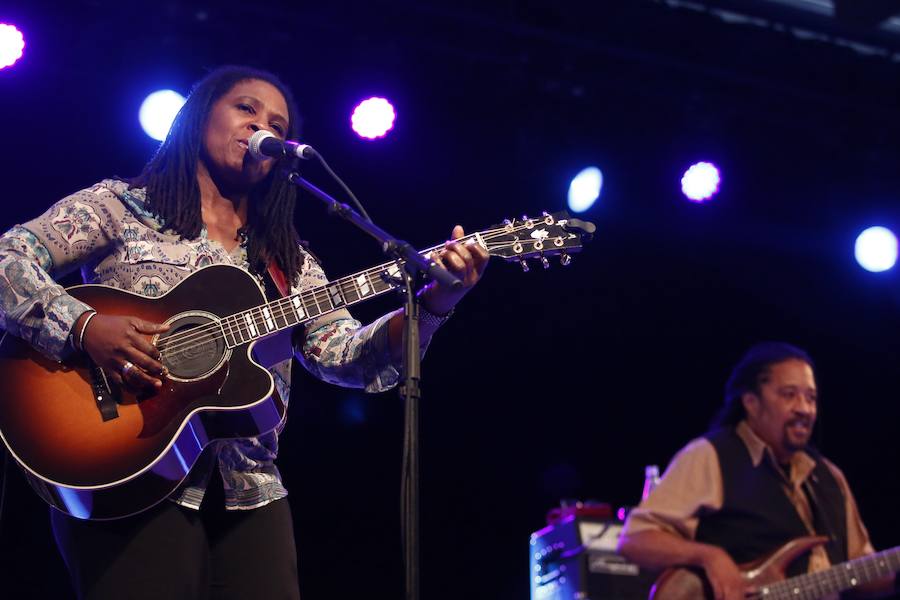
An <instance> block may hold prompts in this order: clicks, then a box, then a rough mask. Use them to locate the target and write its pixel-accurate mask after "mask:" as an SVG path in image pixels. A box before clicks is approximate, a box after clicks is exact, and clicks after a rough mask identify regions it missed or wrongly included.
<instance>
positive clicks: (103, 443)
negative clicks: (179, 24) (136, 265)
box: [0, 265, 285, 519]
mask: <svg viewBox="0 0 900 600" xmlns="http://www.w3.org/2000/svg"><path fill="white" fill-rule="evenodd" d="M68 292H69V293H70V294H71V295H72V296H75V297H76V298H78V299H80V300H82V301H84V302H86V303H87V304H89V305H90V306H92V307H93V308H95V309H96V310H97V311H99V312H100V313H102V314H109V315H131V316H137V317H139V318H141V319H145V320H147V321H152V322H156V323H168V324H170V325H171V329H170V331H168V332H166V333H165V334H162V335H160V336H159V339H157V340H155V341H156V343H157V345H158V346H159V347H161V348H162V346H163V345H165V343H166V340H167V338H172V340H176V339H177V340H181V341H180V342H179V343H173V344H171V348H170V349H169V350H167V351H166V352H164V353H163V358H162V362H163V363H164V364H165V365H166V367H167V368H168V370H169V375H168V376H167V377H166V378H164V379H163V384H164V385H163V388H162V389H161V390H159V391H157V392H153V393H151V394H148V395H142V396H138V395H135V394H133V393H131V392H129V391H128V390H127V389H124V388H116V387H115V386H112V382H107V381H106V378H105V376H104V375H103V373H102V372H101V371H100V370H99V369H97V368H95V367H94V365H93V364H91V363H90V361H89V360H88V359H87V358H86V357H85V356H84V355H78V356H76V357H75V358H73V359H72V360H71V361H69V362H65V363H59V362H56V361H53V360H50V359H48V358H46V357H45V356H43V355H41V354H40V353H38V352H36V351H35V350H33V349H32V348H31V347H30V346H29V345H28V344H27V343H25V342H23V341H21V340H19V339H18V338H16V337H14V336H12V335H9V334H6V335H5V336H4V338H3V340H2V343H0V380H2V381H3V385H4V388H5V391H4V393H3V395H2V396H0V436H2V438H3V441H4V443H5V444H6V446H7V448H8V449H9V450H10V452H11V454H12V455H13V457H14V458H15V459H16V460H17V461H18V462H19V464H20V465H21V466H22V467H23V468H24V469H25V471H26V474H27V475H28V478H29V480H30V482H31V484H32V486H33V487H34V488H35V490H36V491H37V492H38V493H39V494H40V495H41V496H42V497H43V498H44V500H46V501H47V502H48V503H50V505H51V506H54V507H55V508H57V509H59V510H61V511H63V512H65V513H68V514H70V515H72V516H74V517H78V518H82V519H112V518H118V517H123V516H127V515H130V514H134V513H137V512H140V511H142V510H145V509H146V508H148V507H150V506H152V505H154V504H156V503H157V502H159V501H161V500H163V499H164V498H166V497H167V496H169V495H170V494H171V493H172V492H173V491H175V490H176V489H177V487H178V486H179V484H180V483H181V482H182V481H183V480H184V478H185V477H186V476H187V473H188V471H189V470H190V469H191V467H192V466H193V464H194V463H195V462H196V460H197V458H198V457H199V455H200V453H201V452H202V450H203V448H204V447H206V446H207V445H208V444H210V443H211V442H213V441H215V440H217V439H226V438H239V437H250V436H255V435H259V434H261V433H264V432H267V431H271V430H273V429H275V428H276V427H278V425H279V424H280V423H281V422H282V421H283V419H284V412H285V411H284V405H283V403H282V402H281V401H280V399H279V398H278V397H277V395H275V393H274V382H273V379H272V376H271V375H270V374H269V372H268V371H267V370H266V369H264V368H263V367H262V366H261V365H259V364H258V363H256V362H255V361H254V360H253V359H252V357H251V351H252V348H253V344H254V343H255V342H253V341H248V342H247V343H237V342H236V340H235V337H234V336H232V337H231V338H229V337H228V336H227V335H226V333H225V332H224V331H223V329H222V326H221V324H220V318H221V317H223V316H225V315H233V314H239V313H241V311H243V310H246V309H250V308H252V307H255V306H257V305H259V304H261V303H264V302H265V296H264V294H263V292H262V291H261V289H260V286H259V285H258V284H257V282H256V280H255V279H253V277H251V276H250V275H249V274H247V273H246V272H245V271H242V270H241V269H238V268H236V267H232V266H228V265H214V266H210V267H206V268H204V269H201V270H199V271H197V272H195V273H193V274H192V275H190V276H189V277H187V278H186V279H184V280H183V281H182V282H181V283H180V284H179V285H177V286H176V287H174V288H173V289H171V290H170V291H169V292H168V293H166V294H165V295H163V296H160V297H159V298H147V297H144V296H140V295H137V294H132V293H130V292H125V291H122V290H118V289H115V288H110V287H107V286H101V285H82V286H76V287H74V288H71V289H69V290H68ZM173 336H175V337H173ZM103 409H105V410H103Z"/></svg>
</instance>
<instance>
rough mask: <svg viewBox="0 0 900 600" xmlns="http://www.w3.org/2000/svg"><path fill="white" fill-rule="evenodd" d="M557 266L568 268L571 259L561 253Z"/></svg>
mask: <svg viewBox="0 0 900 600" xmlns="http://www.w3.org/2000/svg"><path fill="white" fill-rule="evenodd" d="M559 264H561V265H562V266H564V267H568V266H569V265H570V264H572V257H571V256H569V255H568V254H566V253H565V252H563V253H562V254H560V255H559Z"/></svg>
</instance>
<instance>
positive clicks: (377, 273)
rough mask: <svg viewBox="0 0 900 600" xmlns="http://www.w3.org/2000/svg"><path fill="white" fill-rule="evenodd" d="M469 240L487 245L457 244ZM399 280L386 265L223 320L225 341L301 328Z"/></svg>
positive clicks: (231, 343) (239, 341) (397, 272)
mask: <svg viewBox="0 0 900 600" xmlns="http://www.w3.org/2000/svg"><path fill="white" fill-rule="evenodd" d="M469 239H475V240H477V241H478V243H480V244H482V245H484V242H483V241H482V240H481V238H480V234H479V233H475V234H471V235H468V236H465V237H464V238H461V239H460V240H458V241H459V242H461V243H465V241H467V240H469ZM441 247H442V246H434V247H431V248H427V249H425V250H422V251H421V252H420V254H422V255H425V254H428V253H429V252H432V251H434V250H437V249H440V248H441ZM400 277H401V273H400V267H399V266H398V265H397V263H396V262H386V263H383V264H380V265H378V266H375V267H371V268H369V269H366V270H364V271H360V272H358V273H354V274H353V275H347V276H346V277H342V278H340V279H336V280H334V281H331V282H329V283H326V284H324V285H320V286H317V287H314V288H311V289H308V290H304V291H302V292H299V293H297V294H293V295H291V296H287V297H284V298H279V299H278V300H274V301H272V302H267V303H266V304H262V305H260V306H256V307H254V308H251V309H249V310H246V311H242V312H240V313H235V314H233V315H229V316H227V317H223V318H222V319H221V320H220V324H221V327H222V330H223V332H224V334H225V341H226V343H227V344H228V346H229V347H232V348H233V347H235V346H239V345H241V344H245V343H247V342H250V341H253V340H258V339H261V338H264V337H267V336H269V335H273V334H275V333H277V332H279V331H283V330H285V329H288V328H291V327H295V326H297V325H301V324H303V323H305V322H307V321H310V320H312V319H314V318H316V317H319V316H322V315H325V314H328V313H330V312H333V311H336V310H338V309H341V308H345V307H347V306H352V305H354V304H357V303H359V302H362V301H363V300H368V299H369V298H374V297H376V296H380V295H382V294H384V293H385V292H389V291H390V290H393V289H396V288H397V287H398V286H399V285H400V283H401V279H400Z"/></svg>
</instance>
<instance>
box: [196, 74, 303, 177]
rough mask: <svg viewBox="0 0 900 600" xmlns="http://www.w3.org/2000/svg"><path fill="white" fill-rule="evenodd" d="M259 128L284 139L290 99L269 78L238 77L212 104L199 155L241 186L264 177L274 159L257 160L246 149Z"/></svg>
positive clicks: (214, 173) (214, 171)
mask: <svg viewBox="0 0 900 600" xmlns="http://www.w3.org/2000/svg"><path fill="white" fill-rule="evenodd" d="M260 129H265V130H267V131H270V132H272V133H273V134H274V135H276V136H278V137H279V138H281V139H284V136H285V133H286V132H287V130H288V109H287V102H286V101H285V99H284V96H282V95H281V92H279V91H278V88H276V87H275V86H273V85H272V84H270V83H268V82H265V81H260V80H258V79H248V80H246V81H239V82H238V83H236V84H235V85H234V87H232V88H231V89H230V90H229V91H228V92H226V93H225V94H224V95H223V96H222V97H221V98H219V99H218V100H217V101H216V102H215V104H213V107H212V110H211V111H210V113H209V117H208V118H207V120H206V128H205V131H204V132H203V147H202V150H201V154H200V158H201V160H202V161H203V162H204V164H205V165H206V168H207V169H208V170H209V172H210V174H211V175H212V176H213V177H214V178H216V179H220V180H222V181H223V182H225V183H227V184H229V185H231V186H235V187H238V188H241V189H243V188H249V187H251V186H253V185H255V184H257V183H259V182H260V181H262V180H263V179H265V178H266V176H267V175H268V174H269V171H271V169H272V165H273V164H274V162H275V161H272V160H265V161H258V160H256V159H254V158H253V157H252V156H251V155H250V153H249V152H248V150H247V141H248V140H249V139H250V136H251V135H253V133H254V132H256V131H259V130H260Z"/></svg>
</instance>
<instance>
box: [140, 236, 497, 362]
mask: <svg viewBox="0 0 900 600" xmlns="http://www.w3.org/2000/svg"><path fill="white" fill-rule="evenodd" d="M512 245H514V242H513V243H500V244H490V245H488V248H489V249H497V248H500V247H503V246H512ZM383 270H384V269H376V270H375V271H376V272H382V271H383ZM347 283H351V282H349V281H342V280H336V281H334V282H332V283H331V284H330V285H338V286H339V287H341V288H343V287H344V285H345V284H347ZM388 289H389V288H386V289H384V290H380V291H378V292H377V293H376V294H375V295H379V294H381V293H384V292H387V291H388ZM342 291H343V292H344V293H346V290H343V289H342ZM296 296H300V297H301V298H303V299H305V300H307V302H308V301H309V300H310V299H312V300H313V301H314V302H315V303H316V305H317V306H318V305H319V304H320V303H324V302H329V303H330V302H331V297H330V295H329V293H328V291H327V290H325V291H315V292H313V291H312V290H311V291H310V293H307V294H304V293H303V292H301V293H299V294H297V295H296ZM267 307H268V308H269V309H270V316H269V317H266V316H264V315H263V313H262V312H261V311H260V310H259V308H256V309H251V310H250V311H248V312H250V313H254V314H250V320H251V322H252V325H253V327H254V328H255V329H257V330H258V331H263V332H264V335H265V334H268V333H271V332H272V331H275V330H276V329H284V328H286V327H288V326H290V325H285V326H283V327H276V328H270V327H269V326H268V325H267V324H266V322H267V321H272V322H275V321H277V320H278V319H281V320H282V321H283V322H284V323H286V324H288V323H289V318H288V315H293V317H292V318H293V319H294V320H295V321H296V322H295V323H293V324H298V323H301V322H303V321H304V320H306V319H297V317H296V314H295V313H294V310H293V307H292V305H291V302H290V298H282V299H280V300H277V301H275V302H272V303H269V304H268V305H267ZM338 308H340V307H334V306H332V307H331V308H330V309H328V310H325V311H321V312H320V313H319V314H320V315H321V314H327V313H329V312H333V311H334V310H336V309H338ZM278 313H280V315H279V314H278ZM316 316H319V315H316ZM228 334H230V335H231V336H232V338H235V339H237V338H238V337H240V338H241V339H243V338H244V337H248V338H254V337H261V336H258V335H254V334H253V333H252V330H251V325H250V324H248V323H247V321H246V320H245V319H241V318H240V317H238V316H237V315H229V316H228V317H223V318H221V319H216V320H213V321H211V322H209V323H207V324H205V325H202V326H199V327H194V328H192V329H189V330H188V331H185V332H183V333H179V334H175V335H173V336H170V337H168V338H164V339H163V340H161V341H160V342H159V343H158V344H157V348H158V349H159V350H160V353H161V354H163V355H166V354H168V353H174V352H178V351H179V350H181V349H183V348H185V347H187V346H192V345H197V344H203V343H208V342H211V341H215V340H218V339H221V338H222V337H223V336H227V335H228Z"/></svg>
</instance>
